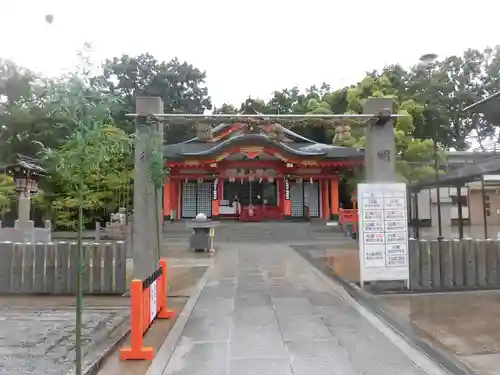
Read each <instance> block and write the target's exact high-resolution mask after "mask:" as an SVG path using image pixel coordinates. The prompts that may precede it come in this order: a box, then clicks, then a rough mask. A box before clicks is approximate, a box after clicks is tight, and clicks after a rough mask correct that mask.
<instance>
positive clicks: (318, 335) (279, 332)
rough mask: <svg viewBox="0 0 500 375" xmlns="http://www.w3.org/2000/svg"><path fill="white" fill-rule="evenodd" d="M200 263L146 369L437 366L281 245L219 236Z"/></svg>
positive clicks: (200, 374) (424, 370)
mask: <svg viewBox="0 0 500 375" xmlns="http://www.w3.org/2000/svg"><path fill="white" fill-rule="evenodd" d="M209 272H210V274H209V276H208V281H207V283H206V284H205V286H204V288H203V289H202V291H201V294H200V296H199V299H198V301H197V302H196V304H195V305H194V308H193V310H192V312H191V314H190V315H189V319H188V320H187V324H186V325H185V326H184V328H183V329H182V333H181V335H180V337H179V339H178V341H177V342H176V344H175V349H174V350H173V353H168V351H167V353H165V351H163V352H162V350H160V352H159V354H158V356H157V357H156V359H155V361H154V363H153V365H152V366H151V368H150V369H151V370H152V369H153V368H155V369H156V370H155V371H154V372H155V374H152V372H153V371H149V372H148V374H150V375H160V374H161V375H323V374H325V375H326V374H329V375H331V374H334V375H335V374H338V375H359V374H369V375H382V374H383V375H402V374H404V375H424V374H444V372H441V370H440V369H439V368H438V367H437V365H435V364H434V363H433V362H431V361H430V360H429V359H428V358H427V357H425V356H424V355H422V354H421V353H420V352H418V351H417V350H416V349H414V348H412V347H410V346H409V345H408V344H406V342H405V341H404V340H402V339H401V338H400V337H399V336H397V335H396V334H395V333H393V332H392V331H391V330H390V329H389V328H387V327H385V326H384V325H383V324H382V323H381V322H380V321H379V320H377V318H375V317H374V316H373V315H370V314H369V313H368V312H366V310H364V309H363V308H361V307H360V306H359V305H357V304H356V303H355V302H354V301H353V300H351V299H350V297H349V296H348V295H347V294H346V293H345V291H344V290H343V289H342V288H340V287H339V285H337V284H334V283H333V282H332V281H331V280H329V279H327V278H326V277H324V276H323V275H322V274H320V273H319V272H318V271H317V270H316V269H314V268H313V267H312V266H311V265H310V264H309V263H308V262H307V261H305V260H304V259H302V258H301V257H300V256H299V255H298V254H297V253H295V252H294V251H293V250H292V249H291V248H290V247H288V246H286V245H282V244H270V245H266V246H260V245H259V246H252V245H227V246H222V248H221V250H220V253H219V254H218V256H217V258H216V262H215V265H214V267H213V268H212V269H211V271H209ZM169 339H170V340H172V337H170V338H169ZM169 339H167V341H168V340H169ZM165 354H166V355H165ZM410 357H411V358H410ZM417 363H418V364H417Z"/></svg>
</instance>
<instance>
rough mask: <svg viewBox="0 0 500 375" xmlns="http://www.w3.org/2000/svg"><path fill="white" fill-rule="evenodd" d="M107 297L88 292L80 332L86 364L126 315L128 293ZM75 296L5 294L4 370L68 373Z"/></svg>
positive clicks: (1, 318)
mask: <svg viewBox="0 0 500 375" xmlns="http://www.w3.org/2000/svg"><path fill="white" fill-rule="evenodd" d="M104 298H106V299H107V303H106V302H105V301H103V300H102V299H98V298H95V297H87V298H86V302H87V306H86V309H85V310H84V313H83V324H84V328H83V332H82V333H83V353H84V356H85V363H86V364H87V365H88V364H90V363H92V362H93V361H95V360H96V359H97V358H98V357H99V356H100V355H102V353H103V352H104V350H105V349H106V348H107V347H108V346H109V345H111V344H112V342H113V341H114V340H116V338H117V337H118V336H119V335H121V334H122V332H121V328H122V327H123V326H124V325H123V323H124V322H125V321H126V319H128V307H127V305H126V299H125V298H120V299H119V300H118V298H116V297H104ZM73 300H74V298H73V297H46V296H44V297H19V298H18V297H8V296H3V297H2V302H1V303H0V374H9V375H10V374H23V375H24V374H36V375H39V374H40V375H41V374H50V375H66V374H67V373H68V372H69V371H71V370H72V369H73V367H74V357H75V351H74V350H73V347H74V342H75V309H74V306H73ZM96 300H97V301H99V302H96ZM89 304H90V305H89ZM96 304H97V305H99V306H96ZM49 305H50V306H49ZM92 305H93V306H92Z"/></svg>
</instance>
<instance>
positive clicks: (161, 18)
mask: <svg viewBox="0 0 500 375" xmlns="http://www.w3.org/2000/svg"><path fill="white" fill-rule="evenodd" d="M0 1H1V6H0V26H1V27H2V31H3V32H2V37H1V38H0V56H1V57H4V58H10V59H13V60H15V61H16V62H18V63H21V64H22V65H25V66H27V67H29V68H31V69H34V70H37V71H42V72H45V73H47V74H57V73H58V72H61V71H62V70H64V69H67V68H70V67H71V66H72V65H73V64H74V63H75V61H76V59H75V51H76V50H77V49H80V48H81V47H82V46H83V43H84V42H86V41H88V42H91V43H92V45H93V47H94V58H95V59H97V60H102V59H104V58H106V57H113V56H119V55H121V54H122V53H128V54H139V53H142V52H149V53H151V54H153V55H154V56H155V57H156V58H158V59H170V58H172V57H174V56H177V57H179V58H180V59H181V60H187V61H188V62H190V63H192V64H194V65H195V66H197V67H198V68H200V69H203V70H206V71H207V75H208V87H209V92H210V95H211V96H212V97H213V99H214V103H215V104H216V105H220V104H222V103H223V102H230V103H233V104H239V103H241V102H242V101H243V100H244V99H245V98H246V97H247V96H248V95H252V96H253V97H261V98H267V97H269V96H270V94H271V92H272V91H273V90H275V89H282V88H285V87H291V86H293V85H298V86H299V87H302V88H303V87H307V86H310V85H311V84H320V83H321V82H323V81H326V82H328V83H330V84H331V85H332V86H333V87H339V86H343V85H346V84H349V83H353V82H356V81H357V80H359V79H360V78H361V77H362V76H363V74H364V72H365V71H366V70H371V69H374V68H382V67H383V66H384V65H385V64H390V63H398V62H399V63H401V64H403V65H404V66H410V65H412V64H413V63H415V62H416V61H417V60H418V58H419V56H420V55H422V54H424V53H428V52H434V53H437V54H438V55H440V56H441V57H444V56H446V55H450V54H455V53H461V52H462V51H463V50H464V49H466V48H469V47H473V48H483V47H485V46H486V45H494V44H497V43H500V39H499V38H498V37H495V35H497V36H498V14H499V11H500V3H496V2H495V1H494V0H475V1H474V2H467V1H452V0H432V1H431V0H419V1H411V2H410V1H401V0H399V1H398V0H376V1H374V0H351V1H341V0H336V1H335V0H308V1H298V0H297V1H294V0H288V1H284V0H267V1H263V0H253V1H251V2H245V1H237V0H233V1H229V0H211V1H206V0H205V1H203V0H140V1H132V0H121V1H117V0H99V1H97V0H85V1H76V0H65V1H63V0H0ZM46 14H53V15H54V23H53V24H52V25H47V24H46V22H45V15H46ZM384 49H386V50H384Z"/></svg>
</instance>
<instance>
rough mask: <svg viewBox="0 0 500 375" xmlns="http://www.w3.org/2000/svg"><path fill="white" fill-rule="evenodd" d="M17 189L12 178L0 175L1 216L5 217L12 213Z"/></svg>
mask: <svg viewBox="0 0 500 375" xmlns="http://www.w3.org/2000/svg"><path fill="white" fill-rule="evenodd" d="M15 187H16V186H15V184H14V180H13V179H12V177H10V176H7V175H6V174H0V214H2V215H3V214H6V213H7V212H9V211H10V207H11V203H12V199H13V198H14V193H15Z"/></svg>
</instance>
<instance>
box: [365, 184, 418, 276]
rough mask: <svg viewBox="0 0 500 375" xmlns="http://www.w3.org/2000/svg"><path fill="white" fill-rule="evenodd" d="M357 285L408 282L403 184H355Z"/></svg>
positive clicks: (404, 188)
mask: <svg viewBox="0 0 500 375" xmlns="http://www.w3.org/2000/svg"><path fill="white" fill-rule="evenodd" d="M358 214H359V223H358V224H359V226H358V228H359V261H360V282H361V285H363V284H364V282H365V281H379V280H381V281H382V280H404V281H406V282H408V279H409V267H408V220H407V217H406V214H407V200H406V184H404V183H388V184H378V183H377V184H358Z"/></svg>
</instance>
